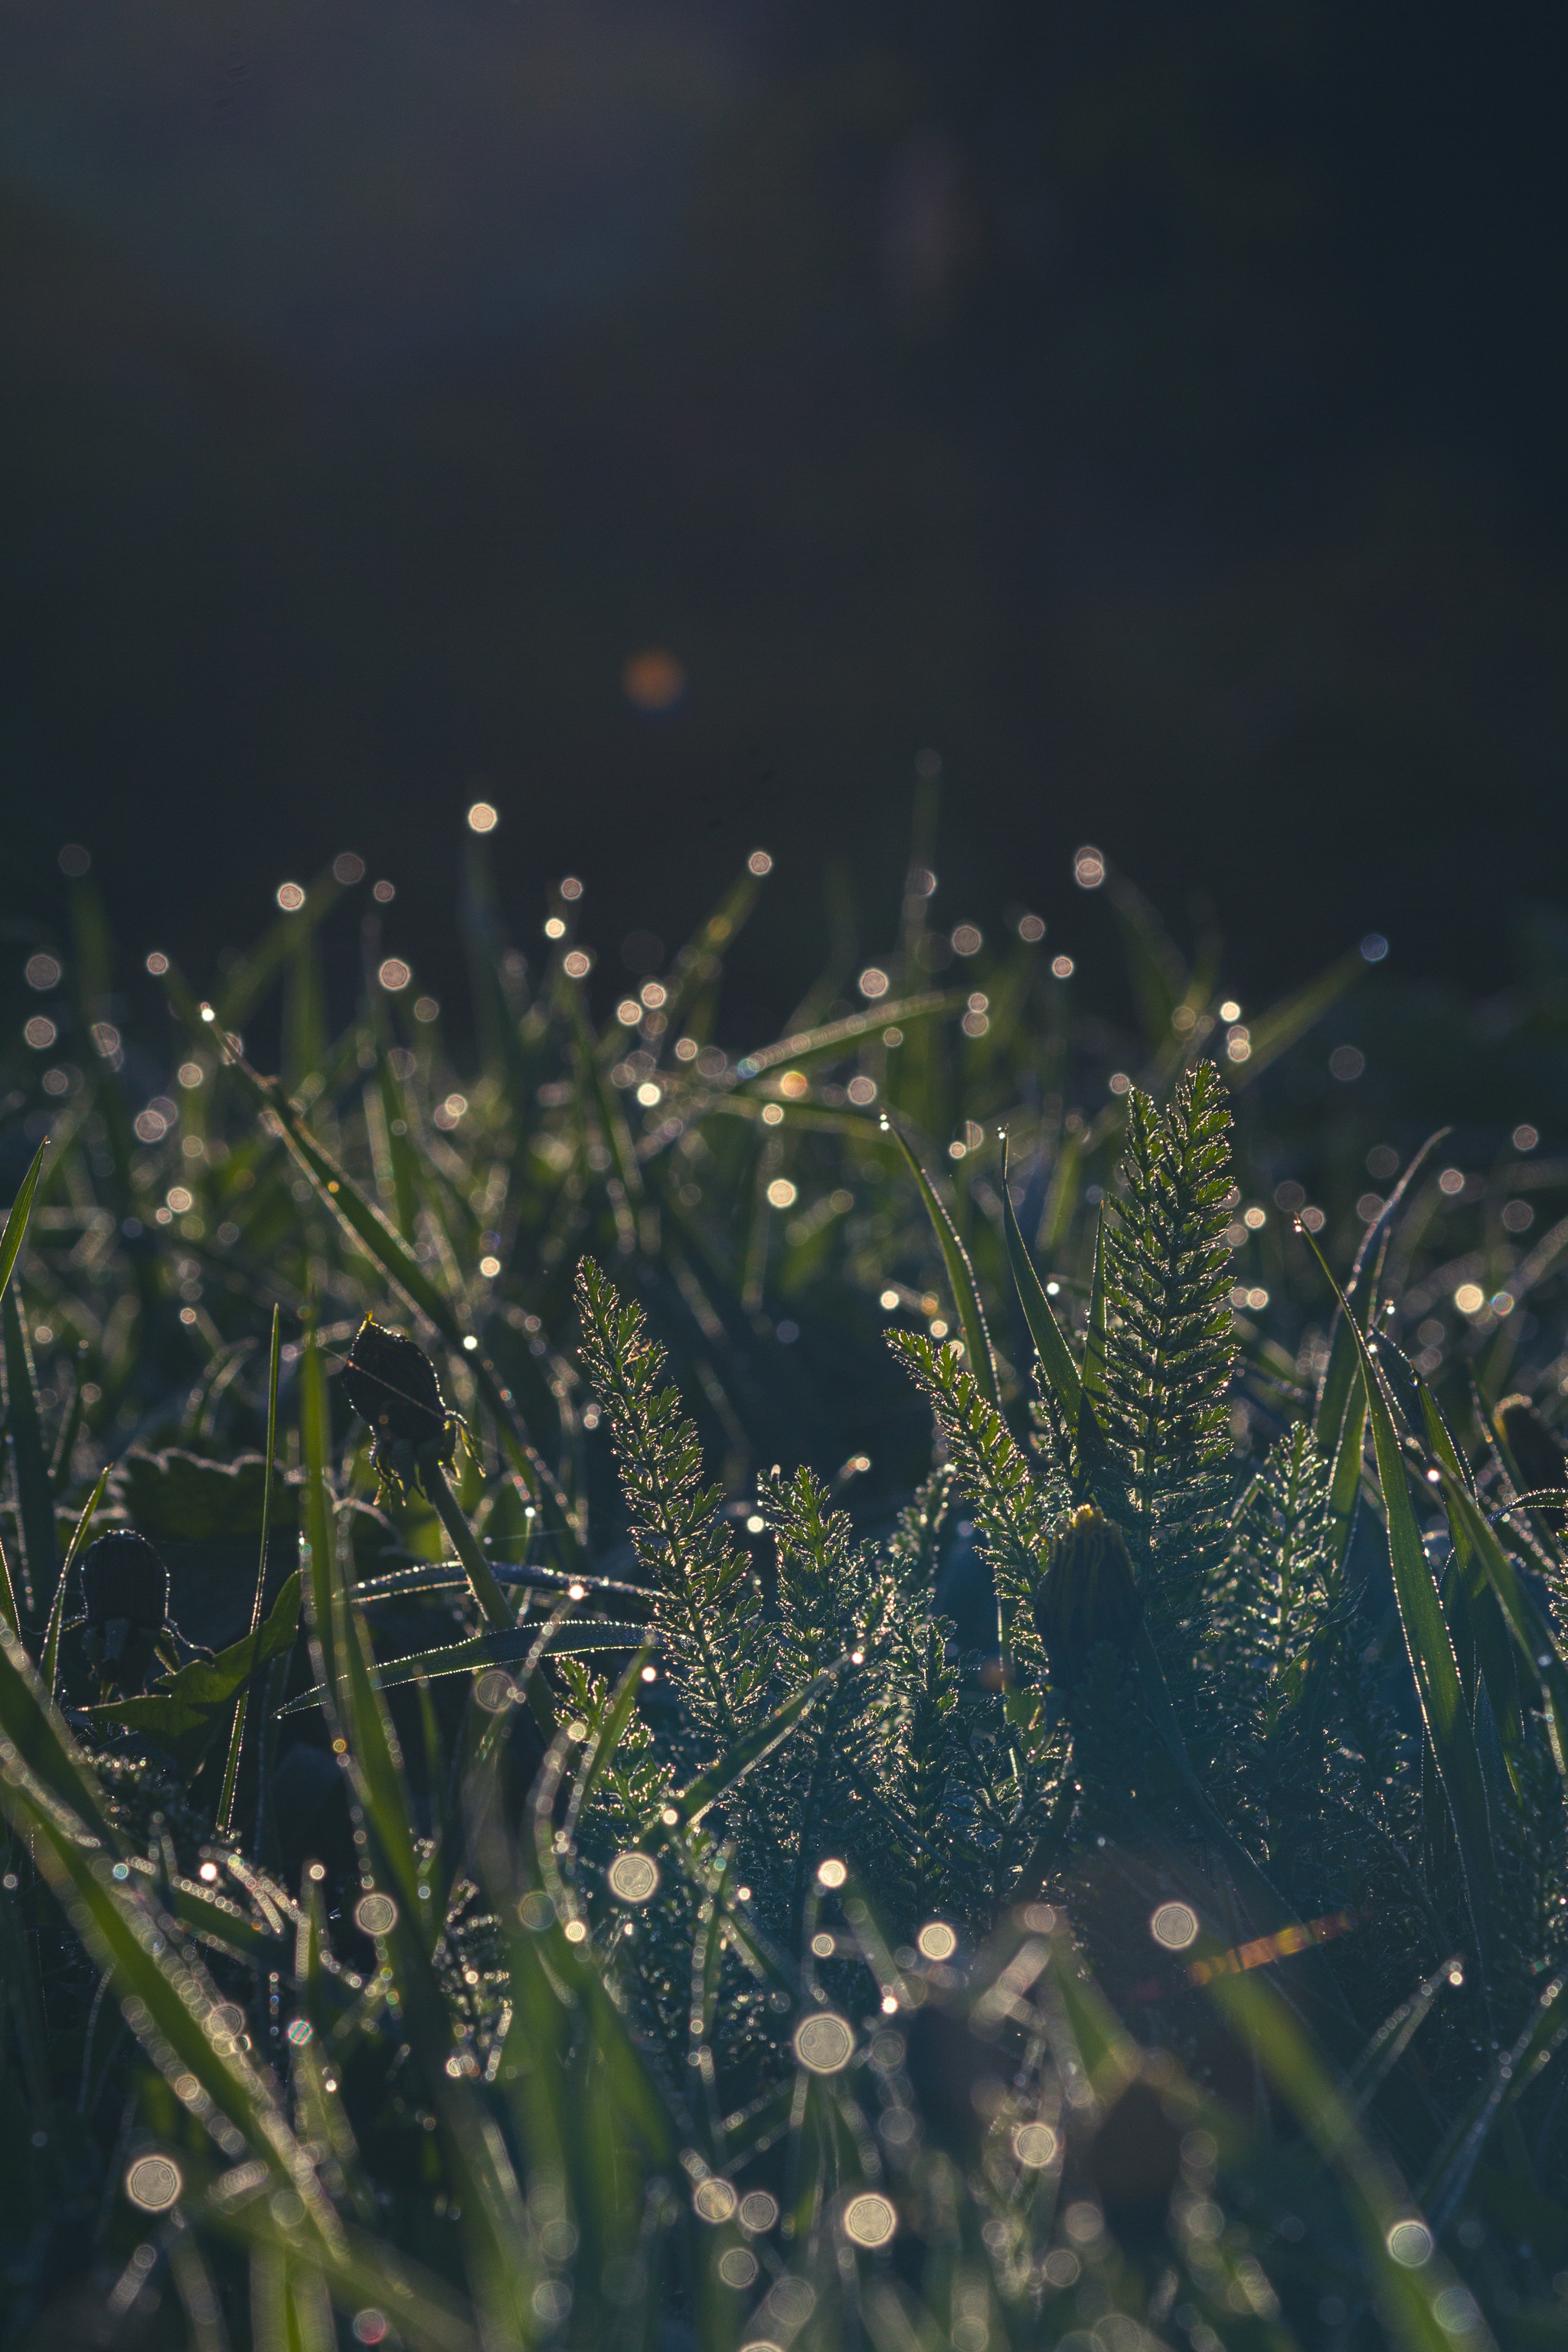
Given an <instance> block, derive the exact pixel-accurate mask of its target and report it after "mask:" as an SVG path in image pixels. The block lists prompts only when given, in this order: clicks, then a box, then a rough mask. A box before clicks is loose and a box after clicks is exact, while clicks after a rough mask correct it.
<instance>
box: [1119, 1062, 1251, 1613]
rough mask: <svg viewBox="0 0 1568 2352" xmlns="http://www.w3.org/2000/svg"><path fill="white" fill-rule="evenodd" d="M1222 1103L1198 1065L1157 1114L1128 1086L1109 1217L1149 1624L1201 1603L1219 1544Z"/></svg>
mask: <svg viewBox="0 0 1568 2352" xmlns="http://www.w3.org/2000/svg"><path fill="white" fill-rule="evenodd" d="M1229 1139H1230V1112H1229V1108H1228V1107H1227V1105H1226V1098H1225V1089H1224V1087H1223V1086H1222V1084H1221V1081H1220V1076H1219V1073H1218V1071H1217V1070H1216V1069H1215V1066H1214V1065H1213V1063H1212V1062H1200V1063H1198V1065H1197V1066H1196V1067H1195V1069H1194V1070H1192V1071H1190V1072H1187V1073H1184V1075H1183V1076H1182V1077H1181V1078H1180V1079H1178V1081H1177V1083H1176V1086H1175V1088H1174V1090H1173V1094H1172V1096H1171V1099H1170V1102H1169V1104H1168V1105H1167V1107H1166V1108H1165V1110H1164V1111H1163V1113H1162V1112H1161V1111H1159V1110H1158V1109H1157V1108H1156V1107H1155V1105H1154V1103H1153V1102H1152V1100H1151V1099H1150V1097H1148V1096H1147V1095H1145V1094H1143V1093H1142V1092H1140V1091H1139V1090H1138V1089H1137V1088H1136V1087H1134V1088H1133V1090H1132V1091H1131V1094H1130V1096H1129V1097H1128V1110H1127V1134H1126V1141H1125V1148H1124V1151H1123V1156H1122V1161H1121V1188H1120V1191H1119V1192H1118V1194H1117V1197H1116V1208H1115V1214H1114V1215H1113V1216H1112V1217H1111V1219H1110V1222H1109V1223H1108V1225H1107V1227H1106V1234H1105V1288H1106V1297H1107V1300H1108V1303H1109V1306H1110V1321H1109V1327H1108V1330H1107V1335H1106V1343H1105V1357H1106V1385H1105V1402H1104V1408H1103V1414H1102V1417H1103V1420H1104V1422H1105V1424H1106V1429H1107V1433H1108V1435H1109V1437H1110V1448H1111V1455H1112V1460H1113V1462H1114V1465H1115V1468H1116V1471H1117V1472H1118V1474H1119V1475H1120V1480H1121V1484H1122V1486H1123V1487H1124V1489H1125V1494H1126V1497H1127V1506H1128V1511H1129V1528H1130V1531H1131V1532H1132V1533H1133V1535H1134V1537H1135V1539H1136V1541H1137V1542H1138V1546H1139V1550H1140V1554H1141V1557H1142V1559H1143V1560H1144V1561H1145V1562H1146V1563H1147V1572H1148V1574H1149V1576H1150V1579H1151V1583H1150V1591H1149V1599H1150V1604H1151V1607H1152V1609H1153V1611H1154V1612H1155V1615H1156V1620H1157V1622H1159V1623H1160V1624H1161V1625H1163V1626H1166V1627H1170V1628H1172V1629H1173V1628H1174V1626H1175V1625H1176V1624H1178V1623H1181V1622H1184V1620H1185V1619H1186V1618H1187V1617H1188V1615H1189V1613H1190V1612H1192V1611H1193V1609H1194V1607H1195V1606H1201V1602H1200V1601H1199V1594H1200V1592H1201V1588H1202V1584H1203V1580H1204V1578H1205V1574H1206V1573H1207V1571H1208V1570H1209V1569H1210V1568H1211V1567H1212V1565H1213V1562H1214V1560H1215V1557H1216V1555H1217V1551H1218V1548H1219V1545H1220V1543H1221V1541H1222V1540H1223V1538H1222V1537H1221V1535H1220V1532H1219V1529H1218V1528H1217V1527H1216V1524H1215V1521H1216V1517H1217V1515H1218V1513H1219V1512H1221V1511H1222V1510H1223V1507H1224V1501H1225V1488H1226V1481H1225V1477H1224V1474H1223V1466H1222V1465H1223V1464H1224V1461H1225V1457H1226V1453H1227V1451H1228V1437H1229V1431H1228V1426H1227V1417H1228V1391H1229V1387H1230V1380H1231V1374H1232V1371H1233V1370H1234V1367H1235V1362H1236V1343H1235V1339H1234V1337H1233V1331H1232V1322H1231V1314H1230V1307H1229V1302H1228V1300H1227V1297H1226V1291H1227V1290H1228V1288H1229V1254H1228V1251H1227V1249H1226V1224H1227V1223H1228V1222H1229V1212H1230V1210H1231V1208H1232V1206H1233V1205H1234V1202H1235V1198H1236V1193H1235V1186H1234V1182H1233V1178H1232V1171H1231V1162H1230V1149H1229Z"/></svg>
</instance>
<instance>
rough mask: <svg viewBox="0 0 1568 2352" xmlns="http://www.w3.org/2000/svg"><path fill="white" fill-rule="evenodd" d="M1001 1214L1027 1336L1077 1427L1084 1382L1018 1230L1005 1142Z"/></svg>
mask: <svg viewBox="0 0 1568 2352" xmlns="http://www.w3.org/2000/svg"><path fill="white" fill-rule="evenodd" d="M1002 1214H1003V1218H1004V1220H1005V1229H1006V1236H1007V1263H1008V1265H1009V1266H1010V1267H1011V1268H1012V1273H1013V1285H1014V1287H1015V1289H1016V1291H1017V1294H1018V1304H1019V1306H1020V1307H1022V1308H1023V1310H1024V1320H1025V1322H1026V1324H1027V1325H1028V1327H1029V1337H1030V1338H1031V1339H1033V1341H1034V1343H1035V1349H1036V1352H1037V1355H1038V1357H1039V1359H1040V1363H1041V1366H1042V1369H1043V1370H1044V1371H1045V1375H1046V1378H1047V1381H1049V1382H1050V1386H1051V1393H1052V1394H1053V1395H1054V1397H1055V1398H1056V1400H1057V1402H1058V1405H1059V1406H1060V1407H1061V1410H1062V1416H1063V1418H1064V1420H1065V1421H1066V1423H1067V1425H1068V1428H1069V1429H1071V1430H1076V1429H1077V1428H1078V1425H1079V1410H1080V1408H1081V1406H1082V1402H1083V1381H1082V1380H1081V1379H1080V1378H1079V1369H1078V1366H1077V1365H1076V1364H1075V1363H1074V1362H1073V1360H1072V1351H1071V1349H1069V1348H1068V1343H1067V1340H1066V1339H1065V1338H1064V1337H1063V1335H1062V1328H1061V1325H1060V1324H1059V1323H1058V1321H1057V1318H1056V1315H1055V1312H1054V1310H1053V1309H1052V1307H1051V1302H1050V1300H1049V1299H1048V1298H1047V1296H1046V1288H1045V1285H1044V1283H1042V1281H1041V1280H1040V1277H1039V1276H1038V1275H1037V1273H1036V1271H1035V1262H1034V1260H1033V1258H1032V1257H1031V1256H1030V1255H1029V1252H1028V1248H1027V1246H1026V1243H1025V1240H1024V1236H1023V1234H1022V1232H1021V1231H1020V1230H1019V1225H1018V1213H1017V1211H1016V1209H1015V1208H1014V1206H1013V1195H1012V1193H1011V1192H1009V1190H1008V1188H1007V1154H1006V1148H1005V1145H1004V1148H1003V1154H1002Z"/></svg>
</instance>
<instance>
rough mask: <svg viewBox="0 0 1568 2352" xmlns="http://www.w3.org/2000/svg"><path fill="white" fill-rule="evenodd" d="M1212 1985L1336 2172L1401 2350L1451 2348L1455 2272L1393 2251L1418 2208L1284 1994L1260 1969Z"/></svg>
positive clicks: (1479, 2335) (1479, 2331)
mask: <svg viewBox="0 0 1568 2352" xmlns="http://www.w3.org/2000/svg"><path fill="white" fill-rule="evenodd" d="M1208 1994H1209V1998H1210V2000H1213V2001H1214V2002H1215V2006H1216V2007H1217V2008H1218V2009H1219V2010H1220V2011H1222V2012H1223V2013H1224V2015H1225V2017H1226V2021H1228V2023H1229V2024H1230V2025H1231V2026H1232V2027H1233V2028H1234V2029H1235V2031H1236V2032H1237V2033H1238V2034H1239V2035H1240V2037H1241V2040H1242V2041H1243V2042H1244V2043H1245V2045H1246V2047H1247V2049H1248V2050H1249V2051H1251V2052H1253V2053H1256V2056H1257V2060H1258V2063H1259V2064H1260V2065H1261V2066H1262V2068H1263V2071H1264V2073H1265V2074H1266V2075H1267V2076H1268V2081H1269V2083H1270V2084H1272V2086H1273V2087H1274V2089H1275V2090H1276V2091H1277V2092H1278V2093H1279V2096H1280V2097H1281V2099H1282V2100H1283V2101H1284V2102H1285V2104H1286V2105H1288V2106H1289V2107H1290V2108H1292V2109H1293V2110H1294V2112H1295V2115H1296V2117H1297V2119H1298V2121H1299V2122H1300V2125H1301V2126H1302V2128H1303V2130H1304V2131H1305V2132H1306V2134H1307V2137H1308V2138H1309V2139H1310V2141H1311V2143H1312V2145H1313V2147H1315V2148H1316V2149H1317V2152H1318V2154H1319V2156H1320V2158H1321V2159H1322V2161H1323V2162H1324V2163H1325V2164H1326V2165H1327V2166H1329V2168H1331V2170H1332V2171H1333V2172H1334V2173H1335V2174H1336V2175H1337V2176H1338V2179H1339V2181H1340V2184H1341V2187H1342V2189H1343V2192H1344V2196H1345V2201H1346V2203H1347V2204H1348V2205H1349V2207H1350V2210H1351V2213H1352V2217H1353V2219H1354V2221H1355V2224H1356V2230H1357V2234H1358V2235H1359V2237H1360V2239H1361V2242H1362V2260H1363V2263H1364V2264H1365V2268H1366V2275H1367V2278H1368V2280H1369V2282H1370V2284H1372V2286H1373V2292H1374V2294H1375V2298H1376V2303H1377V2306H1378V2309H1379V2311H1380V2313H1381V2315H1382V2316H1383V2318H1384V2324H1385V2326H1387V2328H1388V2331H1389V2336H1390V2338H1391V2340H1392V2342H1393V2343H1394V2345H1396V2346H1398V2347H1401V2352H1453V2345H1454V2338H1453V2336H1452V2335H1450V2333H1449V2332H1448V2330H1447V2328H1445V2327H1444V2326H1443V2325H1442V2322H1441V2319H1440V2318H1439V2316H1438V2296H1439V2295H1440V2294H1442V2293H1443V2292H1444V2290H1445V2289H1446V2288H1448V2287H1450V2286H1452V2285H1453V2284H1454V2276H1453V2273H1452V2272H1451V2271H1450V2270H1449V2268H1448V2266H1447V2263H1445V2262H1444V2260H1443V2258H1442V2256H1441V2255H1440V2254H1438V2253H1436V2252H1433V2253H1432V2254H1431V2255H1430V2257H1429V2258H1428V2259H1427V2260H1426V2261H1425V2262H1423V2263H1420V2264H1419V2265H1416V2266H1413V2267H1406V2266H1405V2264H1404V2263H1399V2262H1396V2261H1395V2260H1394V2256H1393V2254H1392V2253H1391V2252H1390V2251H1389V2241H1390V2238H1391V2236H1392V2233H1393V2232H1394V2230H1395V2229H1397V2227H1398V2226H1399V2224H1400V2223H1401V2222H1402V2221H1408V2220H1411V2219H1413V2218H1414V2217H1415V2209H1414V2207H1413V2205H1412V2204H1411V2203H1410V2201H1409V2200H1407V2199H1406V2198H1405V2196H1404V2195H1403V2194H1402V2193H1401V2189H1400V2184H1399V2182H1398V2180H1397V2179H1396V2178H1395V2177H1394V2175H1393V2173H1392V2171H1391V2168H1390V2167H1389V2164H1388V2161H1387V2158H1385V2157H1384V2156H1383V2155H1381V2154H1379V2153H1374V2152H1373V2149H1372V2148H1371V2147H1369V2146H1368V2144H1367V2142H1366V2141H1365V2140H1364V2139H1363V2137H1362V2135H1361V2133H1360V2132H1359V2131H1358V2129H1357V2128H1356V2125H1355V2122H1354V2120H1353V2118H1352V2115H1351V2113H1350V2111H1349V2109H1348V2108H1347V2106H1346V2105H1345V2103H1344V2101H1343V2100H1342V2097H1341V2096H1340V2094H1339V2092H1338V2091H1337V2090H1336V2089H1335V2088H1334V2085H1333V2084H1332V2082H1331V2080H1330V2078H1329V2076H1328V2075H1327V2074H1325V2072H1324V2071H1323V2069H1322V2067H1321V2065H1320V2064H1319V2063H1318V2060H1317V2058H1316V2057H1315V2056H1314V2054H1313V2053H1312V2049H1311V2046H1310V2043H1309V2042H1308V2041H1307V2039H1306V2037H1305V2035H1304V2034H1302V2033H1301V2032H1300V2030H1299V2028H1298V2026H1297V2024H1296V2022H1295V2020H1294V2019H1293V2018H1292V2017H1291V2015H1290V2012H1289V2010H1288V2009H1287V2008H1286V2006H1285V2003H1284V2002H1283V2000H1281V1999H1280V1998H1279V1994H1278V1993H1277V1992H1276V1991H1275V1990H1274V1988H1273V1986H1272V1985H1269V1984H1266V1983H1265V1982H1264V1981H1263V1980H1262V1975H1261V1971H1255V1972H1253V1973H1251V1974H1245V1975H1236V1976H1229V1975H1216V1976H1215V1977H1213V1978H1211V1979H1210V1980H1209V1984H1208ZM1433 2234H1434V2236H1435V2235H1436V2231H1434V2232H1433ZM1466 2340H1467V2342H1468V2343H1469V2344H1472V2345H1474V2347H1476V2352H1483V2347H1486V2346H1487V2345H1488V2343H1489V2338H1488V2337H1487V2336H1486V2334H1485V2332H1484V2329H1483V2328H1482V2327H1481V2326H1479V2325H1477V2326H1475V2327H1474V2328H1473V2331H1472V2333H1471V2334H1470V2335H1469V2336H1468V2337H1467V2339H1466Z"/></svg>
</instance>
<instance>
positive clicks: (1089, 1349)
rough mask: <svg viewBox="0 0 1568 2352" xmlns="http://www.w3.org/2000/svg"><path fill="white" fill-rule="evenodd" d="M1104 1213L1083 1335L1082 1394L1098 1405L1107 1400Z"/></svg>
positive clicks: (1096, 1238) (1099, 1222) (1096, 1236)
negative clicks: (1086, 1325)
mask: <svg viewBox="0 0 1568 2352" xmlns="http://www.w3.org/2000/svg"><path fill="white" fill-rule="evenodd" d="M1105 1316H1106V1304H1105V1211H1104V1209H1103V1208H1102V1209H1101V1210H1100V1215H1099V1216H1098V1218H1097V1219H1096V1220H1095V1227H1094V1271H1093V1274H1092V1276H1091V1277H1090V1280H1089V1327H1088V1329H1087V1331H1086V1333H1085V1336H1084V1348H1083V1392H1084V1394H1085V1396H1086V1397H1088V1398H1089V1400H1090V1402H1092V1403H1093V1404H1095V1405H1100V1404H1102V1403H1103V1402H1104V1401H1105Z"/></svg>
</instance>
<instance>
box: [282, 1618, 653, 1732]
mask: <svg viewBox="0 0 1568 2352" xmlns="http://www.w3.org/2000/svg"><path fill="white" fill-rule="evenodd" d="M542 1635H543V1638H542ZM647 1637H648V1634H647V1626H646V1625H610V1624H606V1623H605V1621H604V1620H603V1619H602V1618H598V1617H584V1618H582V1619H581V1620H579V1621H578V1622H576V1623H574V1624H564V1625H556V1626H553V1627H550V1628H546V1629H542V1628H541V1627H540V1626H539V1625H538V1624H537V1623H532V1624H530V1623H528V1622H524V1623H522V1624H521V1625H511V1626H507V1627H502V1628H498V1630H497V1631H496V1632H494V1633H475V1634H472V1635H471V1636H470V1637H469V1639H468V1641H466V1642H452V1643H447V1646H446V1647H445V1648H443V1649H438V1650H415V1651H412V1652H410V1653H409V1654H408V1655H407V1656H406V1657H402V1658H383V1659H380V1660H378V1662H377V1663H376V1664H375V1665H374V1666H373V1667H372V1668H371V1672H370V1679H371V1685H372V1687H373V1688H374V1689H376V1690H396V1689H398V1688H399V1687H400V1686H401V1685H403V1684H405V1683H417V1682H439V1681H440V1679H441V1677H442V1676H443V1675H469V1674H479V1672H481V1670H482V1669H483V1668H484V1667H486V1666H510V1665H511V1664H514V1662H515V1661H516V1660H517V1659H519V1658H528V1657H531V1656H532V1655H533V1654H534V1653H535V1652H536V1651H537V1652H538V1653H539V1654H541V1655H542V1656H552V1657H579V1658H584V1657H592V1656H593V1655H594V1654H595V1653H596V1652H602V1651H605V1650H622V1651H625V1650H631V1649H636V1648H637V1644H638V1643H646V1642H647ZM528 1679H529V1677H527V1676H524V1680H525V1681H526V1680H528ZM330 1696H331V1692H330V1690H329V1689H328V1687H327V1686H326V1685H323V1684H318V1685H317V1686H316V1688H315V1689H314V1690H308V1691H303V1692H301V1693H300V1696H299V1697H298V1698H291V1699H290V1700H289V1704H288V1705H287V1706H282V1707H279V1710H278V1712H279V1715H280V1716H284V1715H304V1714H307V1713H308V1712H309V1711H310V1708H311V1707H315V1706H322V1705H323V1704H324V1703H325V1702H326V1700H327V1699H328V1698H329V1697H330Z"/></svg>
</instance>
